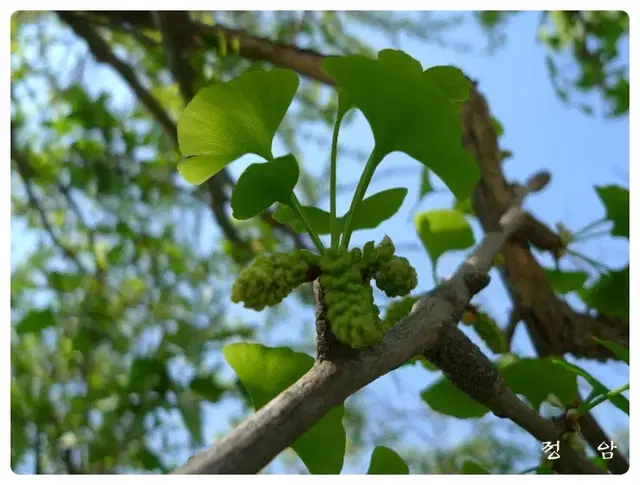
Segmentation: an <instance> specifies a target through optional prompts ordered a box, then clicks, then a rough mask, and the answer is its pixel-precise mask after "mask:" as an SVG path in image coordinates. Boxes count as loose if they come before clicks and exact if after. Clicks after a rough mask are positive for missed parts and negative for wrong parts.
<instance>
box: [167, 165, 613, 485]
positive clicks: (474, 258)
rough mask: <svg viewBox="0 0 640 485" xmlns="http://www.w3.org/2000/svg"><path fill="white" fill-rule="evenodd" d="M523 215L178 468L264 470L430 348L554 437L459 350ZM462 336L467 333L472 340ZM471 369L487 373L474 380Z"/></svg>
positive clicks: (572, 462)
mask: <svg viewBox="0 0 640 485" xmlns="http://www.w3.org/2000/svg"><path fill="white" fill-rule="evenodd" d="M545 179H548V174H542V175H540V176H537V177H534V178H533V179H532V180H531V182H530V183H529V184H527V187H526V188H525V189H524V190H522V192H521V193H520V194H518V199H519V200H521V199H522V198H523V197H524V196H525V195H526V194H527V193H530V192H532V191H535V190H539V189H540V188H541V186H544V183H545ZM524 219H525V214H524V212H523V211H522V210H521V209H520V207H519V206H518V205H514V206H513V207H512V208H511V209H509V211H508V212H507V213H506V214H505V215H504V216H503V217H502V219H501V225H502V230H501V231H500V232H492V233H488V234H486V236H485V238H484V240H483V241H482V242H481V243H480V245H479V246H478V247H477V248H476V249H475V250H474V251H473V253H472V254H471V255H470V256H469V257H468V258H467V259H466V260H465V261H464V262H463V264H462V265H461V266H460V267H459V268H458V270H457V271H456V272H455V273H454V275H453V276H452V277H451V278H450V279H448V280H446V281H445V282H443V283H442V284H441V285H439V286H438V287H436V288H435V289H434V290H432V291H431V292H429V293H428V294H427V296H425V297H424V298H423V299H422V300H420V301H419V302H418V303H417V304H416V305H414V307H413V309H412V311H411V313H410V314H409V316H407V317H406V318H404V319H402V320H401V321H400V322H399V323H398V324H397V325H396V326H395V327H393V328H392V329H391V330H390V331H389V332H388V333H387V334H386V335H385V337H384V338H383V339H382V340H381V341H380V342H379V343H378V344H377V345H376V346H374V347H372V348H370V349H363V350H359V351H355V350H354V351H353V352H352V353H351V355H350V356H349V357H346V358H337V359H333V360H329V359H326V360H321V359H319V360H317V361H316V363H315V364H314V366H313V367H312V368H311V370H310V371H309V372H308V373H307V374H305V375H304V376H303V377H302V378H300V379H299V380H298V381H297V382H296V383H294V384H293V385H292V386H291V387H289V388H288V389H286V390H285V391H284V392H282V393H281V394H279V395H278V396H277V397H276V398H274V399H273V400H272V401H271V402H269V403H268V404H267V405H266V406H264V407H263V408H261V409H260V410H258V411H257V412H256V413H255V414H253V415H252V416H251V417H249V418H248V419H247V420H246V421H245V422H243V423H242V424H241V425H240V426H238V427H237V428H235V430H234V431H233V432H232V433H231V434H230V435H228V436H227V437H226V438H224V439H222V440H220V441H219V442H218V443H217V444H216V445H215V446H214V447H212V448H210V449H208V450H206V451H203V452H201V453H198V454H197V455H195V456H194V457H192V458H191V459H190V460H189V461H188V462H187V464H186V465H184V466H183V467H181V468H179V469H177V470H175V471H174V473H176V474H202V473H221V474H223V473H257V472H258V471H260V470H261V469H262V468H263V467H265V466H266V465H267V464H268V463H269V462H270V461H271V460H272V459H273V458H275V457H276V456H277V455H278V454H279V453H280V452H281V451H282V450H284V449H285V448H287V447H288V446H290V445H291V444H292V443H293V442H294V441H295V440H296V439H298V438H299V437H300V436H301V435H302V434H303V433H304V432H305V431H306V430H307V429H309V428H310V427H311V426H312V425H313V424H315V423H316V422H317V421H318V420H320V419H321V418H322V417H323V416H324V415H325V414H326V413H327V412H328V411H329V410H330V409H331V408H333V407H334V406H337V405H339V404H341V403H342V402H344V400H345V399H346V398H347V397H349V396H350V395H351V394H353V393H355V392H356V391H358V390H359V389H361V388H362V387H364V386H365V385H367V384H369V383H370V382H372V381H374V380H375V379H377V378H378V377H380V376H382V375H384V374H386V373H388V372H390V371H392V370H394V369H396V368H397V367H399V366H400V365H402V364H403V363H404V362H406V361H407V360H409V359H410V358H411V357H413V356H415V355H418V354H421V353H426V354H427V355H428V357H429V359H430V360H435V361H438V363H439V364H441V365H442V366H443V367H442V368H443V370H444V371H445V372H447V371H450V370H451V368H450V366H451V365H454V366H456V368H457V371H456V373H458V371H459V370H460V368H461V367H462V368H464V370H465V371H466V372H467V379H466V380H464V379H462V380H464V383H463V384H462V385H463V387H464V388H465V389H463V390H464V391H465V392H468V393H469V392H471V394H475V395H474V396H472V397H474V399H477V398H478V397H480V398H481V399H482V401H481V402H483V404H485V405H488V406H489V407H490V409H492V410H493V411H494V413H498V414H499V415H501V416H507V417H509V418H511V419H512V420H514V421H515V422H516V423H517V424H519V425H520V426H522V427H523V428H524V429H526V430H527V431H529V432H530V433H532V434H533V435H534V436H536V437H537V438H538V439H543V440H555V439H556V438H557V435H556V430H555V427H554V425H553V423H551V422H549V421H546V420H544V419H543V418H541V417H540V416H538V415H537V414H536V413H535V412H534V411H533V410H532V409H531V408H529V407H528V406H526V405H525V404H523V403H522V402H521V401H520V400H519V399H518V398H517V397H516V396H515V395H514V394H513V393H512V392H511V391H509V390H508V389H507V388H506V385H505V384H504V381H503V380H502V379H500V378H499V376H498V374H497V372H496V371H495V368H494V367H493V365H492V364H491V362H490V361H489V360H488V359H487V358H486V357H484V355H483V354H482V353H481V352H480V350H479V349H477V347H476V350H477V354H479V355H480V356H482V357H484V360H482V359H481V358H480V357H479V356H478V355H475V356H471V355H469V354H465V353H456V349H460V348H462V347H460V346H459V345H460V344H462V345H463V346H464V348H465V349H466V350H469V349H470V348H471V347H470V346H473V345H474V344H472V343H471V342H470V341H469V340H468V339H466V337H465V336H464V334H463V333H462V332H460V331H459V330H457V328H456V324H457V322H458V321H459V319H460V317H461V315H462V312H463V311H464V308H465V307H466V305H467V304H468V303H469V300H470V299H471V297H472V296H473V295H475V294H476V293H477V292H479V291H480V290H482V289H483V288H484V287H485V286H486V285H487V284H488V281H489V277H488V275H487V273H488V271H489V269H490V268H491V266H492V261H493V258H494V257H495V255H496V254H497V253H498V252H499V251H500V250H501V248H502V246H503V245H504V243H505V241H507V239H508V238H509V237H511V236H512V235H513V233H514V232H515V231H516V230H517V229H518V228H519V226H520V225H521V224H522V222H523V221H524ZM456 331H457V333H456ZM460 336H461V337H462V339H466V343H465V340H462V339H461V338H460ZM452 339H457V340H458V341H457V342H456V343H457V344H458V345H456V346H450V345H449V344H450V343H451V341H452ZM452 352H453V354H452ZM454 354H455V355H454ZM472 376H481V378H480V379H477V380H474V377H472ZM450 377H451V376H450ZM457 377H460V376H457ZM482 377H485V379H482ZM489 377H493V382H490V384H491V385H490V386H489V387H487V383H488V382H487V380H488V378H489ZM462 380H461V379H460V378H458V379H457V381H456V384H457V385H460V384H461V383H462ZM474 383H475V384H476V385H475V386H474ZM562 463H563V465H564V467H565V468H566V469H567V470H572V471H574V472H582V473H599V472H600V470H599V469H598V468H597V467H595V466H593V465H592V464H591V463H590V462H589V461H588V460H587V459H586V458H585V457H584V456H582V455H580V454H578V453H577V452H575V451H573V450H567V451H565V453H564V455H563V457H562Z"/></svg>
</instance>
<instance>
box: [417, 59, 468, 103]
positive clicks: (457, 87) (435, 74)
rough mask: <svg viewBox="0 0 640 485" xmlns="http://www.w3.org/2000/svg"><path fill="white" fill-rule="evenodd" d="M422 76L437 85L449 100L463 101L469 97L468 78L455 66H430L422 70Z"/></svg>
mask: <svg viewBox="0 0 640 485" xmlns="http://www.w3.org/2000/svg"><path fill="white" fill-rule="evenodd" d="M423 76H424V77H425V78H426V79H427V80H428V81H429V82H431V83H433V84H434V85H436V86H438V88H439V89H440V90H441V91H442V92H443V93H444V94H445V95H446V96H447V97H448V98H449V100H450V101H453V102H457V103H464V102H465V101H466V100H467V99H469V80H468V79H467V77H466V76H465V75H464V73H463V72H462V71H461V70H460V69H458V68H457V67H453V66H434V67H430V68H429V69H427V70H426V71H424V74H423Z"/></svg>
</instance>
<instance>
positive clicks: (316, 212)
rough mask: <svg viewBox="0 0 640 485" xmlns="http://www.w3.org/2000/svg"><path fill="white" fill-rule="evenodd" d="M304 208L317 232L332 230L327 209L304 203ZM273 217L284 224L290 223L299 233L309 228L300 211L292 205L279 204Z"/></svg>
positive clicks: (310, 223) (325, 232) (322, 232)
mask: <svg viewBox="0 0 640 485" xmlns="http://www.w3.org/2000/svg"><path fill="white" fill-rule="evenodd" d="M302 210H303V211H304V214H305V216H306V218H307V221H309V225H310V226H311V227H312V228H313V230H314V231H316V234H318V235H323V234H329V233H330V232H331V231H330V228H329V219H330V218H329V213H328V212H327V211H325V210H322V209H319V208H317V207H313V206H308V205H303V206H302ZM273 218H274V219H275V220H276V221H278V222H280V223H282V224H289V225H290V226H291V228H292V229H293V230H294V231H296V232H297V233H299V234H303V233H305V232H307V228H306V227H305V225H304V224H303V223H302V221H301V220H300V217H299V216H298V213H297V212H296V211H294V210H293V209H292V208H291V207H288V206H286V205H282V204H278V207H277V208H276V210H275V212H274V213H273Z"/></svg>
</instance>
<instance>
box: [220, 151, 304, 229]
mask: <svg viewBox="0 0 640 485" xmlns="http://www.w3.org/2000/svg"><path fill="white" fill-rule="evenodd" d="M299 176H300V169H299V167H298V162H297V160H296V158H295V157H294V156H293V155H291V154H289V155H285V156H283V157H278V158H276V159H275V160H273V161H272V162H267V163H254V164H251V165H249V166H248V167H247V169H246V170H245V171H244V172H243V173H242V175H240V178H238V182H237V183H236V186H235V187H234V188H233V193H232V194H231V209H233V217H234V218H235V219H238V220H245V219H251V218H252V217H253V216H256V215H258V214H260V213H262V212H264V211H265V210H267V209H268V208H269V207H270V206H271V205H273V204H274V203H275V202H281V203H283V204H287V205H289V204H290V203H291V196H292V194H293V189H294V187H295V186H296V184H297V183H298V177H299Z"/></svg>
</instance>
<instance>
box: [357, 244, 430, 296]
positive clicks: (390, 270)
mask: <svg viewBox="0 0 640 485" xmlns="http://www.w3.org/2000/svg"><path fill="white" fill-rule="evenodd" d="M395 251H396V248H395V246H394V245H393V242H392V241H391V239H390V238H389V237H388V236H385V237H384V238H383V239H382V241H381V242H380V244H378V245H377V246H375V247H374V246H373V242H368V243H367V244H365V246H364V248H363V260H364V261H365V264H366V270H367V273H368V274H369V275H370V276H371V277H372V278H373V279H374V280H375V281H376V286H377V287H378V288H380V289H381V290H382V291H384V292H385V294H386V295H387V296H389V297H394V296H405V295H408V294H409V293H410V292H411V290H413V289H414V288H415V287H416V286H417V284H418V275H417V274H416V270H415V269H413V266H411V263H409V260H408V259H407V258H403V257H400V256H396V255H395Z"/></svg>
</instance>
